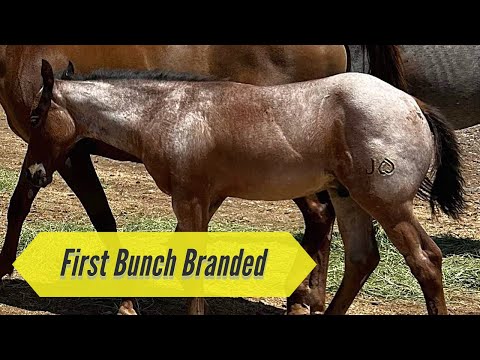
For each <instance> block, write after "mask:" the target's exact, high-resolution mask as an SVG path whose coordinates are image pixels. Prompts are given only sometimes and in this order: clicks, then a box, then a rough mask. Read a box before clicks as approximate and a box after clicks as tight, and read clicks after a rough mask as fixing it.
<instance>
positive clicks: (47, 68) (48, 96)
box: [30, 60, 54, 127]
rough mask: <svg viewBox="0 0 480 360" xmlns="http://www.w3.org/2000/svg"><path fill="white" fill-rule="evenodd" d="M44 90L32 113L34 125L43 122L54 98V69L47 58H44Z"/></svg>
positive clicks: (31, 119) (31, 117) (31, 118)
mask: <svg viewBox="0 0 480 360" xmlns="http://www.w3.org/2000/svg"><path fill="white" fill-rule="evenodd" d="M41 73H42V79H43V90H42V94H41V96H40V101H39V102H38V105H37V107H36V108H35V109H34V110H33V111H32V113H31V114H30V121H31V124H32V126H33V127H37V126H39V125H40V124H41V119H42V118H43V117H44V116H45V115H46V114H47V113H48V110H49V109H50V105H51V101H52V98H53V81H54V80H53V69H52V66H51V65H50V64H49V63H48V61H46V60H42V72H41Z"/></svg>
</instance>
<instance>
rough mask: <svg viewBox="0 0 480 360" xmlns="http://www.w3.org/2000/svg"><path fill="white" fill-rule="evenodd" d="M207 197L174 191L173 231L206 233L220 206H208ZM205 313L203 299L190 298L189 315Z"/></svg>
mask: <svg viewBox="0 0 480 360" xmlns="http://www.w3.org/2000/svg"><path fill="white" fill-rule="evenodd" d="M210 203H211V202H210V200H209V198H208V196H203V195H198V194H191V193H189V191H176V192H175V193H174V194H173V195H172V206H173V211H174V213H175V216H176V217H177V228H176V229H175V231H184V232H207V231H208V223H209V221H210V218H211V217H212V216H213V214H214V213H215V211H216V209H218V207H219V206H220V204H221V201H220V202H217V201H215V202H213V203H212V206H211V205H210ZM206 311H207V307H206V302H205V299H203V298H192V299H191V300H190V303H189V305H188V314H189V315H204V314H205V313H206Z"/></svg>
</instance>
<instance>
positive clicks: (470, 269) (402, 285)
mask: <svg viewBox="0 0 480 360" xmlns="http://www.w3.org/2000/svg"><path fill="white" fill-rule="evenodd" d="M175 224H176V222H175V220H174V219H171V218H168V219H148V218H140V219H139V218H136V219H128V220H127V222H126V224H125V225H124V226H122V227H120V228H119V231H173V230H174V229H175ZM268 230H269V229H268V228H266V227H265V228H260V227H252V226H245V225H243V224H241V223H240V224H238V223H237V224H235V223H233V224H232V223H226V222H212V223H211V226H210V231H268ZM40 231H93V228H92V226H91V225H90V224H73V223H42V224H41V225H40V224H38V223H33V224H27V225H26V226H25V227H24V230H23V232H22V236H21V243H20V244H21V245H20V251H21V250H23V249H24V248H25V246H26V245H27V244H28V243H29V242H30V241H31V240H32V239H33V238H34V237H35V235H36V234H37V233H38V232H40ZM293 235H294V236H295V238H296V239H297V240H300V239H301V238H302V234H300V233H293ZM435 241H436V242H437V243H438V244H439V246H440V247H441V248H442V251H443V253H444V256H445V257H444V261H443V274H444V285H445V289H446V290H447V291H446V296H447V299H448V297H449V294H450V293H455V292H457V291H461V292H462V293H466V292H470V293H476V294H479V295H480V241H478V240H469V239H456V238H448V237H444V238H440V239H435ZM377 243H378V247H379V250H380V257H381V260H380V264H379V266H378V268H377V269H376V270H375V271H374V273H373V274H372V275H371V277H370V278H369V280H368V281H367V283H366V284H365V285H364V287H363V289H362V296H364V297H365V296H366V297H370V296H371V297H375V298H383V299H407V300H408V299H409V300H419V301H422V300H423V295H422V292H421V290H420V286H419V285H418V283H417V281H416V280H415V278H414V277H413V275H412V274H411V272H410V269H409V268H408V267H407V265H406V264H405V261H404V259H403V257H402V256H401V255H400V254H399V253H398V251H397V250H396V249H395V248H394V247H393V245H392V244H391V243H390V241H389V240H388V239H387V237H386V235H385V233H384V232H383V230H382V229H381V228H378V227H377ZM343 259H344V256H343V244H342V241H341V238H340V237H339V235H338V234H334V238H333V240H332V246H331V255H330V264H329V272H328V283H327V291H329V292H331V293H334V292H335V291H336V290H337V289H338V286H339V285H340V282H341V280H342V276H343Z"/></svg>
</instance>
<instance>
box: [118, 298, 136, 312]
mask: <svg viewBox="0 0 480 360" xmlns="http://www.w3.org/2000/svg"><path fill="white" fill-rule="evenodd" d="M137 308H138V302H137ZM117 315H138V313H137V311H136V310H135V306H134V305H133V300H123V301H122V303H121V304H120V307H119V308H118V312H117Z"/></svg>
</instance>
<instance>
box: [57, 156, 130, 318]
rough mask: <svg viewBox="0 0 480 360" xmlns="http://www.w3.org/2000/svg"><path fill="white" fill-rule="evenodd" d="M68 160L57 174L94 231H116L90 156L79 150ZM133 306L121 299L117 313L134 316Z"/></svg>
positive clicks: (128, 301) (127, 300) (126, 300)
mask: <svg viewBox="0 0 480 360" xmlns="http://www.w3.org/2000/svg"><path fill="white" fill-rule="evenodd" d="M69 159H70V161H69V163H70V164H69V166H67V165H65V166H64V167H63V168H61V169H59V170H58V172H59V173H60V175H61V176H62V177H63V179H64V180H65V182H66V183H67V185H68V186H69V187H70V188H71V189H72V191H73V192H74V193H75V195H76V196H77V197H78V199H79V200H80V202H81V203H82V205H83V207H84V208H85V211H86V212H87V214H88V216H89V218H90V221H91V222H92V224H93V226H94V227H95V230H96V231H98V232H115V231H117V225H116V222H115V218H114V217H113V214H112V211H111V209H110V206H109V205H108V200H107V197H106V195H105V192H104V191H103V188H102V184H101V183H100V180H99V179H98V176H97V173H96V172H95V168H94V166H93V164H92V160H91V158H90V155H89V154H88V153H86V152H83V151H80V150H77V151H75V150H74V151H73V152H72V153H71V154H70V157H69ZM135 304H136V300H135V299H133V298H124V299H122V302H121V304H120V307H119V310H118V313H119V314H122V315H135V314H136V310H135Z"/></svg>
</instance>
